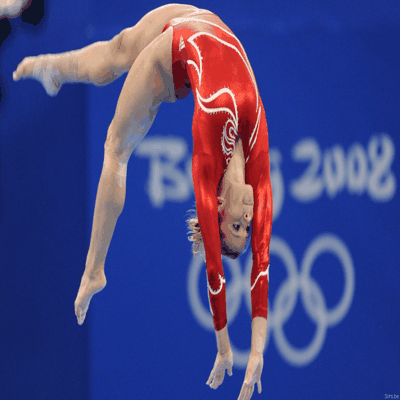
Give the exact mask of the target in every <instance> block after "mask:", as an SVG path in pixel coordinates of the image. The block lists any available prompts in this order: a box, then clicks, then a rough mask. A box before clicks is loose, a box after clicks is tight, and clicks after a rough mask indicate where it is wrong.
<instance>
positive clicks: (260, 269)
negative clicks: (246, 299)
mask: <svg viewBox="0 0 400 400" xmlns="http://www.w3.org/2000/svg"><path fill="white" fill-rule="evenodd" d="M246 183H249V184H250V185H251V186H252V187H253V194H254V211H253V221H252V233H251V249H252V252H253V267H252V270H251V279H250V284H251V306H252V307H251V308H252V318H255V317H257V316H260V317H264V318H267V314H268V283H269V276H268V274H269V245H270V240H271V229H272V207H273V206H272V189H271V180H270V169H269V155H268V151H261V152H259V153H258V156H257V158H255V159H254V160H252V161H249V162H248V163H247V164H246Z"/></svg>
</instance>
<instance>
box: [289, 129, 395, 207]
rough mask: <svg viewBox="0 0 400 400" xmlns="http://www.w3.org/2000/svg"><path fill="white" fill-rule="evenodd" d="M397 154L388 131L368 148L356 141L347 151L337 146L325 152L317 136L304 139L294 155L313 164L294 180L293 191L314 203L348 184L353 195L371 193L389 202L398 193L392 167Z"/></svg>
mask: <svg viewBox="0 0 400 400" xmlns="http://www.w3.org/2000/svg"><path fill="white" fill-rule="evenodd" d="M394 156H395V147H394V143H393V140H392V139H391V138H390V136H388V135H387V134H381V135H378V136H372V137H371V139H370V140H369V143H368V146H367V148H366V149H364V147H363V145H361V144H360V143H354V144H353V145H352V146H351V147H350V148H349V149H348V151H347V153H346V152H345V151H344V149H343V147H342V146H340V145H335V146H333V147H332V148H330V149H327V150H325V152H324V153H323V154H322V152H321V149H320V147H319V145H318V143H317V142H316V141H315V139H313V138H306V139H303V140H301V141H299V142H298V143H296V145H295V146H294V147H293V149H292V158H293V160H294V161H297V162H308V163H309V164H308V167H307V168H306V170H305V171H304V173H303V174H302V176H300V177H299V178H298V179H296V180H294V181H292V182H291V185H290V191H291V194H292V196H293V197H294V198H296V199H297V200H298V201H301V202H310V201H313V200H316V199H317V198H319V197H320V196H321V195H322V194H323V191H324V189H325V190H326V193H327V195H328V196H329V197H330V198H333V197H335V196H336V195H337V194H338V193H339V192H341V191H343V190H344V189H345V188H346V187H347V190H348V192H349V193H350V194H352V195H361V194H363V193H364V192H367V193H368V195H369V196H370V197H371V199H372V200H374V201H378V202H386V201H389V200H391V199H392V198H393V196H394V194H395V192H396V177H395V175H394V174H393V171H392V170H391V166H392V163H393V160H394Z"/></svg>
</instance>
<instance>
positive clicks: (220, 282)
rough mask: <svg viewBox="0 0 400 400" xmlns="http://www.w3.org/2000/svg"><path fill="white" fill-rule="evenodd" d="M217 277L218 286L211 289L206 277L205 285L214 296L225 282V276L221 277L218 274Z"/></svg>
mask: <svg viewBox="0 0 400 400" xmlns="http://www.w3.org/2000/svg"><path fill="white" fill-rule="evenodd" d="M218 278H219V288H218V289H217V290H212V289H211V286H210V284H209V283H208V277H207V286H208V290H209V291H210V293H211V294H213V295H214V296H215V295H217V294H218V293H219V292H220V291H221V290H222V287H223V285H224V283H225V278H224V277H222V276H221V275H220V274H218Z"/></svg>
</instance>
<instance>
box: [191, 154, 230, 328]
mask: <svg viewBox="0 0 400 400" xmlns="http://www.w3.org/2000/svg"><path fill="white" fill-rule="evenodd" d="M219 172H221V171H220V168H218V165H217V161H216V158H215V157H214V156H212V155H210V154H204V153H201V154H193V160H192V175H193V185H194V191H195V196H196V207H197V216H198V219H199V225H200V230H201V233H202V237H203V243H204V248H205V254H206V267H207V286H208V288H207V289H208V296H209V301H210V308H211V313H212V317H213V322H214V327H215V330H216V331H219V330H221V329H222V328H224V327H225V326H226V323H227V316H226V297H225V296H226V290H225V277H224V271H223V267H222V259H221V242H220V235H219V224H218V204H217V194H216V193H217V188H218V183H219V178H218V176H219Z"/></svg>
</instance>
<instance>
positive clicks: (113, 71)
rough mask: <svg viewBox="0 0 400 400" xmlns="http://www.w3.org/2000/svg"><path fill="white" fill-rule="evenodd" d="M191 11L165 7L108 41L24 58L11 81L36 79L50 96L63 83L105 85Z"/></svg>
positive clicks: (171, 6)
mask: <svg viewBox="0 0 400 400" xmlns="http://www.w3.org/2000/svg"><path fill="white" fill-rule="evenodd" d="M193 9H195V7H193V6H188V5H181V4H167V5H165V6H162V7H158V8H156V9H155V10H152V11H150V12H149V13H147V14H146V15H145V16H144V17H143V18H142V19H141V20H140V21H139V22H138V23H137V24H136V25H135V26H133V27H131V28H126V29H124V30H123V31H121V32H120V33H119V34H118V35H116V36H115V37H114V38H113V39H111V40H109V41H101V42H96V43H93V44H91V45H89V46H87V47H84V48H82V49H80V50H73V51H69V52H66V53H60V54H46V55H40V56H37V57H26V58H24V59H23V60H22V62H21V63H20V64H19V65H18V67H17V69H16V70H15V71H14V73H13V79H14V80H15V81H17V80H19V79H21V78H22V79H26V78H32V79H36V80H38V81H39V82H40V83H42V85H43V86H44V88H45V90H46V92H47V94H48V95H50V96H55V95H56V94H57V93H58V92H59V90H60V88H61V86H62V84H63V83H66V82H86V83H93V84H95V85H106V84H108V83H110V82H112V81H114V80H115V79H117V78H118V77H119V76H121V75H122V74H124V73H125V72H127V71H129V69H130V68H131V66H132V64H133V63H134V62H135V60H136V59H137V57H138V56H139V54H140V53H141V52H142V51H143V50H144V49H145V48H146V47H147V46H148V45H149V44H150V43H152V42H153V41H154V40H155V39H156V38H157V37H158V36H159V35H160V34H161V33H162V29H163V27H164V26H165V24H166V23H167V22H168V21H169V20H170V19H171V18H173V17H177V16H180V15H182V14H184V13H185V12H188V11H189V10H193Z"/></svg>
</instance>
